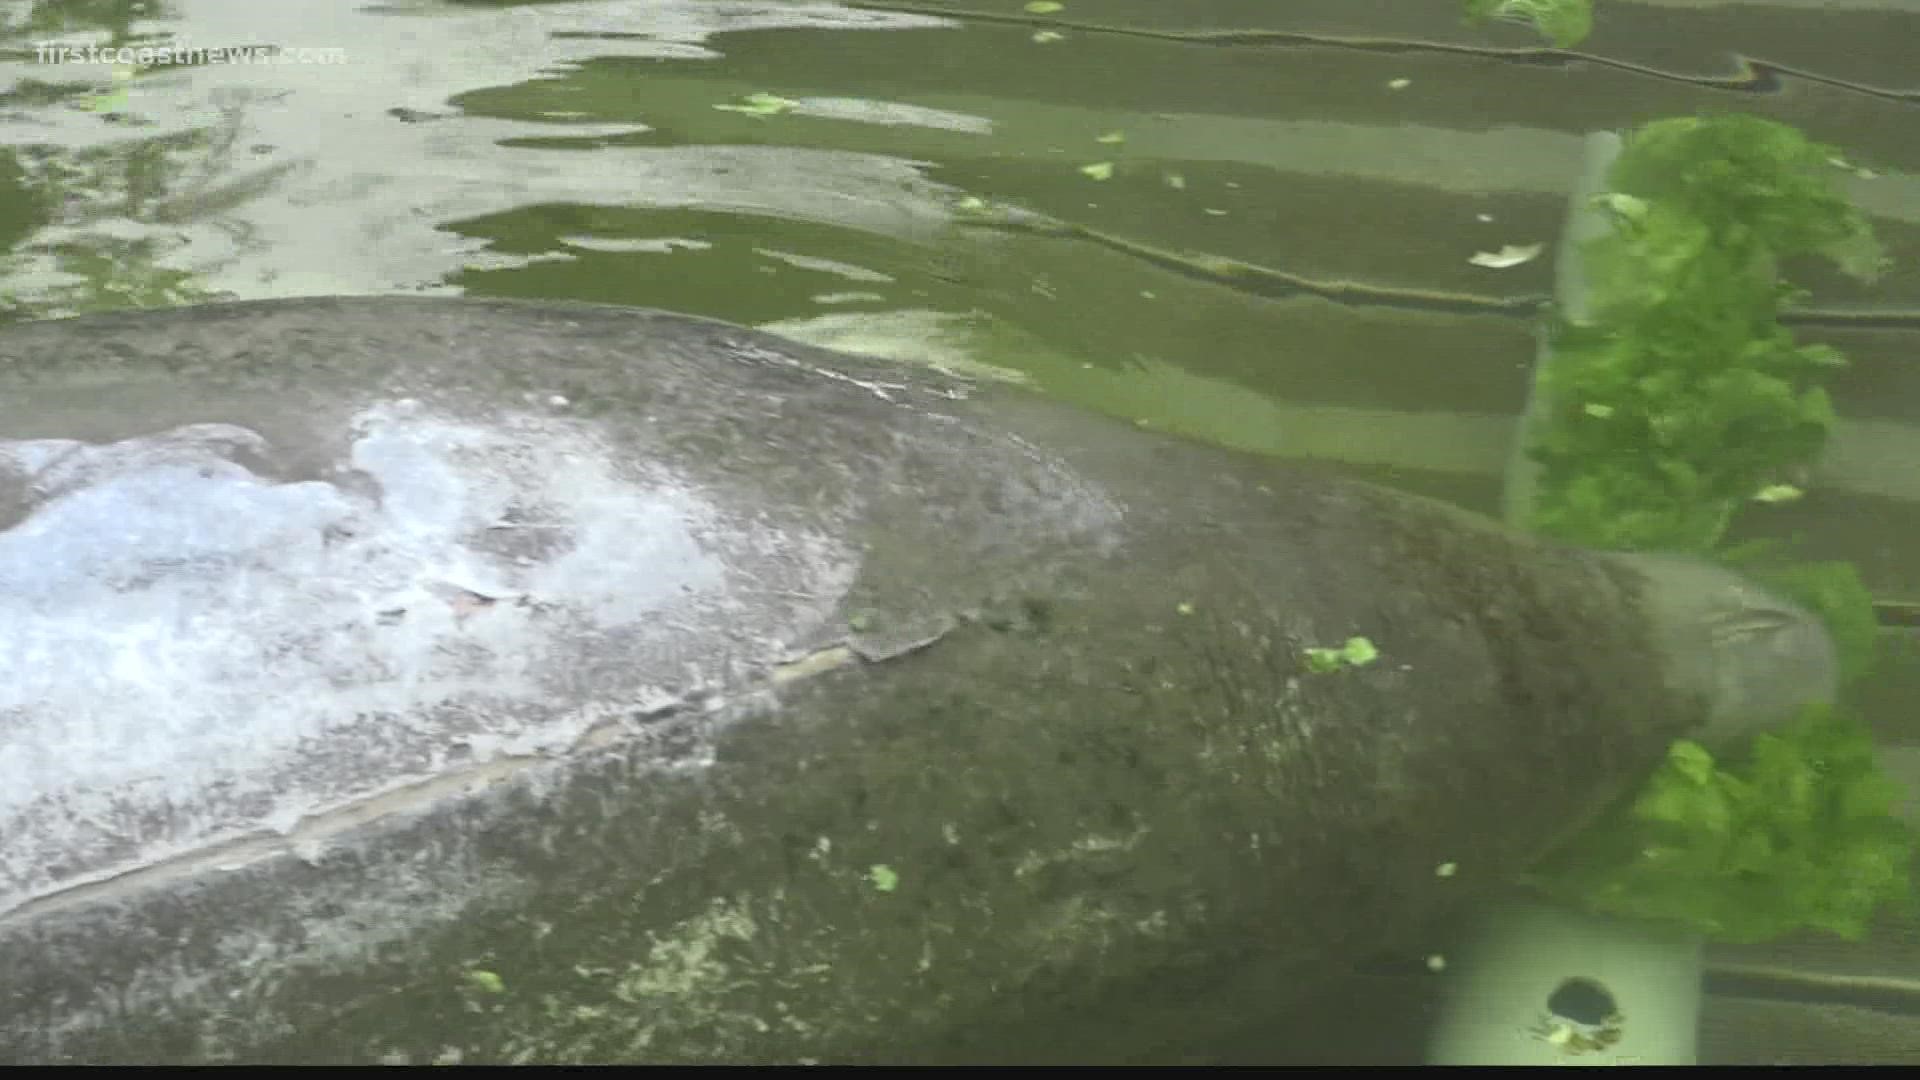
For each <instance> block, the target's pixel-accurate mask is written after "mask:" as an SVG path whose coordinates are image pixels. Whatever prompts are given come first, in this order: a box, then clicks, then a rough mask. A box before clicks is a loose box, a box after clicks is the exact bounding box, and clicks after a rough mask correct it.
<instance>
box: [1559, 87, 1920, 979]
mask: <svg viewBox="0 0 1920 1080" xmlns="http://www.w3.org/2000/svg"><path fill="white" fill-rule="evenodd" d="M1838 160H1839V155H1838V153H1837V152H1836V151H1834V150H1832V149H1831V148H1829V147H1824V146H1820V145H1818V144H1815V143H1812V142H1809V141H1808V140H1807V139H1806V138H1805V137H1804V136H1803V135H1801V134H1800V133H1799V132H1797V131H1794V130H1793V129H1791V128H1787V127H1784V126H1783V125H1779V124H1775V123H1773V122H1771V121H1767V120H1761V119H1758V118H1755V117H1746V116H1725V117H1712V118H1684V119H1676V120H1662V121H1658V122H1656V123H1653V124H1649V125H1647V126H1646V127H1645V128H1643V129H1642V130H1641V131H1639V132H1637V133H1636V134H1634V135H1633V136H1632V137H1630V138H1629V139H1628V140H1627V143H1626V145H1625V147H1624V149H1623V150H1622V153H1621V155H1620V158H1619V160H1618V161H1617V162H1616V163H1615V165H1614V167H1613V169H1612V171H1611V173H1610V174H1609V181H1610V184H1611V186H1612V188H1613V189H1614V190H1613V191H1611V192H1609V193H1608V194H1606V195H1603V196H1600V197H1599V199H1597V200H1596V202H1597V203H1598V204H1599V206H1600V208H1602V209H1604V210H1605V211H1606V212H1607V213H1608V214H1609V215H1610V216H1611V218H1612V225H1613V227H1612V229H1611V231H1609V232H1608V233H1606V234H1604V235H1602V236H1600V237H1599V238H1597V239H1595V240H1593V241H1591V242H1589V243H1588V244H1587V245H1586V246H1585V247H1584V248H1583V249H1582V251H1581V256H1582V263H1583V266H1582V268H1583V270H1584V271H1585V276H1586V279H1587V282H1588V288H1589V290H1590V295H1589V296H1588V297H1587V299H1588V301H1589V305H1588V310H1589V314H1590V318H1589V319H1587V320H1586V321H1583V322H1581V323H1578V324H1575V323H1573V322H1570V321H1568V320H1566V319H1564V318H1561V319H1558V320H1557V322H1556V325H1555V326H1554V327H1553V329H1552V332H1551V337H1550V339H1549V341H1550V345H1551V347H1552V352H1553V362H1552V363H1551V364H1550V365H1548V366H1547V367H1546V369H1545V372H1544V377H1543V378H1542V380H1541V382H1540V385H1539V386H1538V387H1537V389H1536V393H1539V394H1541V395H1542V396H1543V399H1544V403H1545V409H1544V410H1543V411H1542V417H1543V419H1542V421H1541V422H1540V423H1539V424H1538V426H1537V427H1535V428H1534V429H1533V430H1532V431H1530V432H1529V439H1530V444H1529V448H1528V449H1529V453H1530V455H1531V456H1532V457H1533V459H1534V460H1535V461H1536V462H1538V463H1539V465H1540V467H1541V471H1540V476H1539V483H1538V486H1537V489H1536V491H1535V496H1534V501H1533V504H1532V506H1531V507H1530V508H1529V509H1530V512H1531V515H1532V517H1531V520H1530V521H1529V524H1530V525H1531V526H1532V527H1533V528H1535V529H1537V530H1539V531H1541V532H1544V533H1548V534H1550V535H1553V536H1557V537H1559V538H1561V539H1564V540H1568V541H1570V542H1574V543H1580V544H1586V545H1589V546H1595V547H1604V548H1615V549H1628V550H1660V551H1682V552H1692V553H1697V554H1702V555H1711V554H1714V553H1715V549H1716V548H1718V546H1719V545H1720V543H1721V541H1722V540H1723V538H1724V537H1725V535H1726V532H1727V529H1728V526H1729V525H1730V523H1731V522H1732V520H1733V517H1734V515H1735V513H1737V512H1738V510H1739V509H1740V508H1741V507H1743V506H1746V505H1747V504H1748V503H1749V502H1750V501H1752V500H1754V499H1756V498H1757V497H1760V496H1762V495H1763V494H1766V493H1773V494H1775V495H1777V494H1778V493H1779V492H1781V491H1782V490H1784V489H1791V485H1788V484H1783V483H1782V482H1781V479H1782V478H1783V477H1786V476H1792V475H1795V474H1796V473H1798V472H1800V471H1803V470H1805V469H1806V468H1807V467H1809V466H1810V465H1811V464H1812V462H1813V461H1814V459H1815V458H1816V456H1817V455H1818V454H1819V452H1820V450H1821V448H1822V446H1823V445H1824V444H1825V441H1826V438H1827V435H1828V432H1829V431H1830V430H1831V429H1832V427H1833V423H1834V415H1833V408H1832V406H1831V404H1830V402H1829V401H1828V399H1827V395H1826V392H1825V391H1824V390H1823V389H1821V387H1820V386H1819V381H1820V380H1821V379H1822V378H1823V377H1824V376H1825V375H1826V374H1827V373H1828V372H1830V371H1831V370H1833V369H1835V368H1837V367H1840V366H1843V365H1844V363H1845V360H1844V358H1842V357H1841V356H1840V355H1839V354H1838V353H1836V352H1835V351H1833V350H1832V349H1829V348H1827V347H1825V346H1820V345H1807V346H1801V345H1796V344H1795V343H1794V341H1793V339H1792V336H1791V335H1790V334H1789V333H1788V332H1787V330H1786V329H1785V328H1784V327H1782V326H1781V325H1780V324H1779V322H1778V315H1779V312H1780V309H1781V307H1782V306H1783V305H1784V304H1785V303H1786V302H1787V300H1789V299H1790V298H1792V297H1793V296H1794V295H1795V294H1794V292H1793V291H1792V290H1791V289H1789V288H1787V287H1786V286H1784V285H1783V284H1782V283H1781V282H1780V281H1779V280H1778V275H1777V272H1776V267H1777V265H1778V263H1779V260H1780V259H1781V258H1782V257H1784V256H1787V255H1794V254H1803V253H1820V254H1824V255H1827V256H1829V257H1831V258H1833V259H1835V260H1836V261H1837V262H1838V263H1839V264H1840V265H1841V267H1842V268H1843V269H1845V270H1847V271H1848V272H1850V273H1854V274H1856V275H1858V276H1862V277H1871V276H1872V275H1873V274H1874V273H1876V272H1877V271H1878V269H1879V267H1880V265H1881V262H1882V255H1881V253H1880V249H1879V247H1878V245H1877V244H1876V242H1875V241H1874V239H1873V236H1872V234H1871V232H1870V231H1869V230H1868V228H1867V224H1866V221H1865V219H1864V217H1862V216H1861V215H1860V213H1859V212H1858V211H1857V210H1855V209H1854V208H1853V207H1852V206H1851V205H1849V204H1848V203H1847V202H1846V201H1845V200H1844V199H1843V198H1842V197H1841V196H1840V195H1839V194H1838V192H1837V191H1836V189H1835V185H1834V183H1833V177H1834V173H1835V169H1834V165H1833V163H1834V162H1836V161H1838ZM1777 554H1778V553H1777V551H1775V550H1773V549H1771V548H1769V547H1767V546H1765V545H1749V546H1747V547H1745V548H1742V549H1736V550H1732V551H1722V552H1719V553H1718V557H1719V558H1721V560H1722V561H1725V562H1727V563H1729V564H1732V565H1736V566H1740V567H1741V568H1743V569H1745V570H1746V571H1747V572H1748V573H1750V574H1751V575H1752V576H1754V577H1755V578H1757V579H1759V580H1761V581H1763V582H1765V583H1766V584H1768V585H1770V586H1771V587H1773V588H1774V589H1776V590H1777V591H1779V592H1780V593H1782V594H1783V595H1785V596H1787V597H1789V598H1791V599H1794V600H1797V601H1799V602H1801V603H1802V604H1804V605H1805V606H1806V607H1807V608H1808V609H1810V610H1812V611H1814V612H1816V613H1817V614H1818V615H1819V616H1820V617H1821V618H1822V620H1823V621H1824V622H1825V623H1826V625H1827V627H1828V630H1829V632H1830V633H1831V635H1832V638H1833V640H1834V643H1835V648H1836V651H1837V653H1838V655H1839V663H1840V669H1841V675H1842V678H1843V680H1845V681H1852V680H1853V679H1857V678H1859V677H1860V676H1861V675H1863V674H1864V673H1865V672H1866V671H1867V669H1868V668H1869V667H1870V666H1871V663H1872V661H1873V658H1874V651H1875V645H1876V637H1877V633H1878V628H1877V623H1876V620H1875V618H1874V614H1873V607H1872V599H1871V597H1870V596H1869V595H1868V593H1867V590H1866V587H1865V585H1864V584H1862V583H1861V581H1860V578H1859V574H1858V573H1857V572H1856V571H1855V570H1854V568H1853V567H1852V566H1851V565H1848V564H1845V563H1810V564H1800V565H1793V564H1788V563H1783V562H1781V561H1780V560H1778V559H1777V558H1774V556H1775V555H1777ZM1897 793H1898V788H1897V786H1896V785H1894V784H1893V782H1892V781H1891V780H1889V779H1888V778H1887V777H1886V776H1885V775H1884V774H1883V773H1881V772H1880V771H1879V770H1878V768H1877V767H1876V765H1875V763H1874V760H1873V753H1872V740H1871V737H1870V735H1869V733H1868V731H1867V729H1866V726H1865V724H1864V723H1862V722H1861V721H1860V720H1859V719H1858V718H1857V717H1854V716H1850V715H1847V714H1844V713H1841V712H1838V711H1836V710H1834V709H1831V708H1828V707H1819V708H1813V709H1809V710H1808V711H1807V712H1806V714H1805V715H1804V716H1803V717H1802V718H1801V719H1800V720H1799V721H1798V722H1796V723H1795V724H1793V725H1791V726H1790V727H1789V728H1787V729H1786V730H1783V731H1780V732H1778V733H1775V734H1770V735H1762V736H1760V737H1758V738H1757V739H1756V740H1755V742H1754V744H1753V745H1752V747H1751V750H1750V753H1749V755H1748V756H1747V757H1745V758H1735V759H1728V760H1722V761H1716V760H1715V759H1714V758H1713V756H1712V755H1710V754H1709V753H1708V752H1707V751H1706V750H1705V749H1704V748H1702V747H1700V746H1699V745H1697V744H1694V743H1691V742H1680V743H1676V744H1675V745H1674V746H1673V747H1672V748H1671V750H1670V751H1669V753H1668V756H1667V759H1666V761H1665V763H1664V764H1663V765H1662V766H1661V768H1660V769H1659V770H1658V771H1657V772H1656V773H1655V774H1654V775H1653V776H1652V777H1651V778H1650V779H1649V780H1648V781H1647V782H1646V784H1645V785H1644V786H1643V787H1642V788H1641V789H1640V791H1639V792H1638V794H1637V795H1635V796H1634V797H1633V798H1632V799H1630V800H1628V801H1627V802H1626V803H1625V804H1623V805H1622V806H1620V807H1616V808H1615V809H1614V810H1613V811H1612V812H1611V813H1610V814H1608V815H1607V816H1606V817H1605V818H1603V820H1601V821H1600V822H1599V823H1597V824H1596V825H1594V826H1592V827H1591V828H1589V829H1587V830H1585V831H1584V832H1582V833H1581V834H1580V835H1579V836H1578V837H1576V838H1575V839H1574V840H1573V841H1572V842H1570V843H1569V844H1567V845H1566V846H1564V847H1563V848H1562V849H1561V850H1560V851H1558V852H1557V853H1555V854H1554V855H1552V856H1550V857H1549V859H1548V860H1547V861H1546V862H1545V863H1544V864H1542V865H1541V866H1539V867H1536V868H1535V870H1534V871H1533V873H1532V875H1531V877H1530V878H1529V880H1530V882H1531V883H1532V884H1533V885H1534V886H1535V887H1537V888H1539V889H1541V890H1542V891H1544V892H1546V893H1548V894H1550V895H1553V896H1556V897H1558V898H1560V899H1563V900H1568V901H1573V902H1575V903H1578V904H1580V905H1583V906H1585V907H1587V908H1589V909H1592V910H1597V911H1601V912H1606V913H1610V914H1617V915H1628V916H1634V917H1638V918H1646V919H1655V920H1660V921H1664V922H1670V923H1675V924H1679V925H1682V926H1686V927H1688V928H1690V929H1692V930H1694V931H1696V932H1699V933H1702V934H1705V935H1707V936H1709V937H1713V938H1716V939H1719V940H1724V941H1762V940H1766V939H1768V938H1772V937H1777V936H1779V935H1781V934H1784V933H1787V932H1789V931H1792V930H1796V929H1800V928H1804V927H1814V928H1822V929H1826V930H1830V931H1833V932H1835V933H1838V934H1841V935H1843V936H1847V937H1857V936H1859V935H1860V934H1862V933H1864V931H1865V928H1866V925H1867V920H1868V919H1869V917H1870V916H1871V915H1872V913H1873V912H1874V910H1875V909H1876V908H1878V907H1879V906H1880V905H1882V904H1884V903H1887V902H1890V901H1894V902H1899V901H1904V902H1906V903H1908V904H1911V903H1912V883H1911V881H1910V880H1909V877H1908V866H1909V863H1910V860H1911V858H1912V855H1913V851H1914V842H1915V836H1914V833H1913V830H1912V829H1911V828H1909V827H1908V826H1907V825H1905V824H1904V823H1902V822H1901V821H1900V820H1899V819H1897V818H1895V817H1894V816H1893V807H1894V802H1895V799H1896V796H1897Z"/></svg>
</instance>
